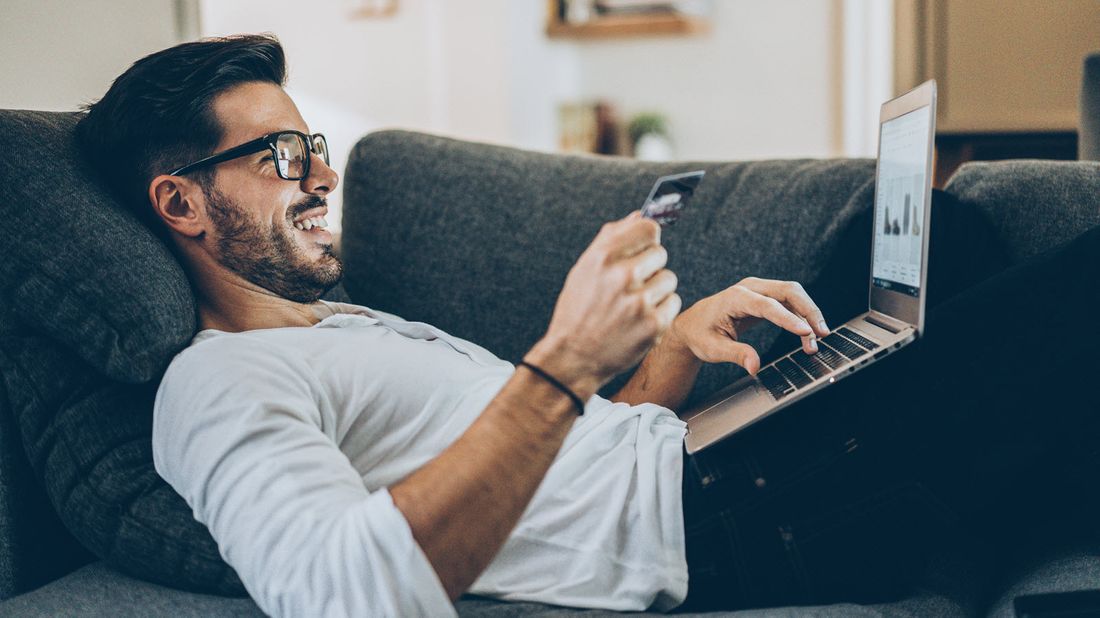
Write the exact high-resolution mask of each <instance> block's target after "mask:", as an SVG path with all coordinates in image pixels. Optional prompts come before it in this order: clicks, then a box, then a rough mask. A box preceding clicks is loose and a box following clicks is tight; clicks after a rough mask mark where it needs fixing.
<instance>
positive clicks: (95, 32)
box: [0, 0, 179, 111]
mask: <svg viewBox="0 0 1100 618" xmlns="http://www.w3.org/2000/svg"><path fill="white" fill-rule="evenodd" d="M177 10H178V5H177V3H176V2H175V1H174V0H86V1H81V2H72V1H67V2H66V1H64V0H2V2H0V108H4V109H40V110H50V111H71V110H75V109H77V108H79V107H80V106H81V105H83V104H85V103H89V102H91V101H94V100H96V99H98V98H99V97H101V96H103V93H105V92H107V88H109V87H110V85H111V82H112V81H113V80H114V79H115V78H116V77H118V75H119V73H122V72H123V71H125V70H126V67H128V66H130V64H131V63H133V61H135V60H137V59H138V58H140V57H142V56H144V55H146V54H149V53H152V52H154V51H157V50H159V49H163V48H165V47H169V46H171V45H174V44H176V43H178V42H179V38H178V34H177V30H178V28H177V20H176V15H177Z"/></svg>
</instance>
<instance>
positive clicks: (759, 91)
mask: <svg viewBox="0 0 1100 618" xmlns="http://www.w3.org/2000/svg"><path fill="white" fill-rule="evenodd" d="M713 7H714V8H713V11H714V15H713V19H712V23H713V27H712V31H711V32H710V34H707V35H704V36H698V37H690V38H664V39H636V40H628V41H595V42H585V43H581V44H579V47H580V61H581V80H582V87H581V91H582V93H583V94H584V96H586V97H589V98H606V99H608V100H611V101H614V102H619V103H620V105H619V107H620V109H621V111H622V115H623V116H630V115H632V114H634V113H637V112H639V111H648V110H653V111H659V112H662V113H664V114H665V115H666V116H667V118H668V120H669V125H670V129H671V133H672V135H673V139H674V141H675V147H676V155H677V156H678V157H680V158H686V159H719V160H724V159H750V158H767V157H797V156H808V157H821V156H832V155H836V154H838V143H837V139H836V134H835V126H836V122H837V118H838V109H837V105H838V103H837V97H836V92H835V90H834V89H835V88H837V87H838V85H837V79H836V77H837V75H838V71H839V67H838V49H839V47H838V46H839V42H838V40H837V38H836V37H837V36H838V35H837V34H836V33H835V28H834V20H835V18H836V15H835V10H836V9H835V6H834V3H833V2H825V1H823V0H769V1H767V2H756V1H749V0H716V1H715V2H714V3H713Z"/></svg>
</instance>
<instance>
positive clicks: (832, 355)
mask: <svg viewBox="0 0 1100 618" xmlns="http://www.w3.org/2000/svg"><path fill="white" fill-rule="evenodd" d="M814 358H816V359H817V360H819V361H821V362H823V363H825V364H826V365H828V366H829V368H830V369H839V368H840V367H841V365H844V364H845V363H847V362H848V359H846V358H844V357H843V356H841V355H840V354H838V353H837V351H836V350H834V349H832V348H830V347H829V346H827V345H821V344H820V343H819V344H818V346H817V354H814Z"/></svg>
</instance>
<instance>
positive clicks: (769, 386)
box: [684, 81, 936, 453]
mask: <svg viewBox="0 0 1100 618" xmlns="http://www.w3.org/2000/svg"><path fill="white" fill-rule="evenodd" d="M935 132H936V83H935V81H928V82H925V83H923V84H921V85H920V86H918V87H917V88H914V89H913V90H910V91H909V92H907V93H905V94H903V95H901V96H900V97H898V98H896V99H893V100H892V101H887V102H886V103H883V105H882V110H881V113H880V116H879V145H878V167H877V169H876V170H875V224H874V230H873V232H872V239H871V242H872V252H871V281H870V285H869V287H870V292H869V293H868V299H869V307H868V310H867V312H866V313H864V314H862V315H860V316H857V317H855V318H853V319H851V320H849V321H848V322H847V323H845V324H844V325H843V326H841V327H839V328H834V329H833V330H832V331H831V332H830V333H829V335H828V336H827V337H824V338H822V339H819V340H818V352H817V354H812V355H811V354H806V353H805V352H803V351H802V349H801V348H799V349H797V350H795V351H794V352H791V353H790V354H787V355H785V356H783V357H782V358H780V359H778V360H776V361H775V362H772V363H770V364H768V365H766V366H764V367H763V368H761V369H760V371H758V372H757V374H756V376H755V377H753V376H745V377H744V378H742V379H740V380H738V381H736V382H734V383H733V384H731V385H730V386H729V387H727V388H725V389H723V390H722V391H719V392H718V393H717V394H715V395H714V396H713V397H711V398H710V399H708V400H707V401H706V402H704V403H702V404H701V405H699V406H697V407H695V408H694V409H692V410H690V411H688V412H687V413H686V414H685V415H684V419H685V420H686V421H687V426H688V434H687V437H686V438H685V445H686V447H687V452H688V453H696V452H698V451H701V450H703V449H705V448H707V447H708V446H711V445H713V444H715V443H717V442H719V441H720V440H722V439H724V438H727V437H729V436H731V435H733V434H734V433H736V432H738V431H740V430H742V429H744V428H745V427H748V426H749V425H752V424H753V423H755V422H757V421H759V420H760V419H763V418H765V417H767V416H769V415H771V414H774V413H775V412H777V411H779V410H781V409H783V408H785V407H787V406H789V405H791V404H792V403H794V402H796V401H798V400H800V399H802V398H804V397H808V396H809V395H810V394H812V393H814V392H817V391H818V390H820V389H822V388H825V387H826V386H829V385H830V384H833V383H834V382H836V381H837V380H840V379H841V378H844V377H846V376H849V375H851V374H852V373H854V372H856V371H858V370H860V369H862V368H864V367H866V366H867V365H870V364H871V363H873V362H875V361H878V360H880V359H882V358H883V357H885V356H887V355H888V354H891V353H892V352H895V351H897V350H898V349H900V348H901V347H903V346H905V345H908V344H909V343H912V342H913V341H914V340H915V339H916V338H917V337H918V336H919V335H920V333H921V331H922V330H923V329H924V305H925V296H926V287H925V282H926V279H927V274H928V232H929V230H930V228H929V225H928V224H929V219H930V215H931V210H932V151H933V137H934V135H935Z"/></svg>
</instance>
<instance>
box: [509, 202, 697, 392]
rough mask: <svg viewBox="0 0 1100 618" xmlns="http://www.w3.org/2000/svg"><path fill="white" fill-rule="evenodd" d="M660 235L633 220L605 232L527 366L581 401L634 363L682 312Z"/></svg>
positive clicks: (575, 273) (634, 216)
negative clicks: (563, 385)
mask: <svg viewBox="0 0 1100 618" xmlns="http://www.w3.org/2000/svg"><path fill="white" fill-rule="evenodd" d="M660 241H661V228H660V226H659V225H657V224H656V223H655V222H653V221H652V220H650V219H645V218H643V217H641V215H640V214H639V213H638V212H633V213H631V214H630V215H628V216H627V217H625V218H623V219H620V220H619V221H614V222H611V223H607V224H605V225H604V226H603V227H602V228H601V229H600V232H599V234H597V235H596V238H595V240H593V241H592V244H591V245H589V247H588V248H587V249H586V250H585V251H584V253H583V254H581V256H580V258H579V259H578V260H577V263H576V264H575V265H574V266H573V268H572V269H571V270H570V271H569V275H568V276H567V277H566V279H565V285H564V287H563V288H562V291H561V295H560V296H559V297H558V301H557V304H556V305H555V307H554V314H553V317H552V318H551V320H550V326H549V328H548V329H547V332H546V336H545V337H543V339H542V340H541V341H539V343H538V344H536V345H535V347H534V348H532V350H531V351H530V352H529V353H528V355H527V357H526V358H527V359H528V360H529V361H530V362H532V363H534V364H536V365H539V366H541V367H542V368H543V369H546V370H547V371H548V372H550V373H551V374H552V375H554V376H556V377H557V378H558V379H560V380H562V381H564V382H565V383H566V384H568V385H570V387H571V388H574V389H575V390H576V392H577V393H578V394H579V395H580V396H581V397H582V398H586V397H587V396H590V395H591V394H593V393H594V392H595V391H596V390H597V389H598V388H599V387H600V386H602V385H603V384H605V383H606V382H607V381H608V380H610V379H611V378H613V377H614V376H615V375H616V374H618V373H621V372H622V371H625V370H627V369H629V368H630V367H632V366H633V365H635V364H636V363H638V361H640V360H641V359H642V357H643V356H644V355H645V353H646V352H647V351H648V350H649V349H650V348H651V347H652V346H653V344H654V343H655V342H656V341H657V340H658V338H659V337H660V336H661V335H662V333H664V332H665V331H666V330H667V329H668V328H669V326H670V325H671V324H672V321H673V319H674V318H675V317H676V315H677V314H678V313H679V311H680V306H681V301H680V297H679V296H678V295H677V294H676V293H675V291H676V284H677V281H676V275H674V274H673V273H672V271H669V270H667V269H665V268H664V266H665V264H666V263H667V261H668V253H667V252H666V251H665V249H664V247H662V246H661V244H660Z"/></svg>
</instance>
